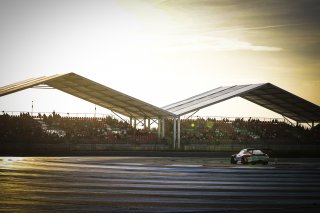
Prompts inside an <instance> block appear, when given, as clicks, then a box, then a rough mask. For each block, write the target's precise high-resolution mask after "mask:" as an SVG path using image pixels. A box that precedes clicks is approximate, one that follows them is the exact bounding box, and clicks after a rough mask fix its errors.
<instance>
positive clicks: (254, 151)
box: [252, 149, 263, 155]
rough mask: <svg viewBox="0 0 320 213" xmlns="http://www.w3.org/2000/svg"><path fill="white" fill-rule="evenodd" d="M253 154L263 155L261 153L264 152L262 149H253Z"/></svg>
mask: <svg viewBox="0 0 320 213" xmlns="http://www.w3.org/2000/svg"><path fill="white" fill-rule="evenodd" d="M252 154H254V155H261V154H263V152H262V151H261V150H258V149H256V150H252Z"/></svg>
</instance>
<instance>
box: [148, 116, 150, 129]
mask: <svg viewBox="0 0 320 213" xmlns="http://www.w3.org/2000/svg"><path fill="white" fill-rule="evenodd" d="M150 129H151V128H150V118H148V130H150Z"/></svg>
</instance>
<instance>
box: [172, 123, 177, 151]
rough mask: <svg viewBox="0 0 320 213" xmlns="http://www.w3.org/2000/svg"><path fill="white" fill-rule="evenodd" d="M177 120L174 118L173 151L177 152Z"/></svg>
mask: <svg viewBox="0 0 320 213" xmlns="http://www.w3.org/2000/svg"><path fill="white" fill-rule="evenodd" d="M176 137H177V120H176V118H173V150H176Z"/></svg>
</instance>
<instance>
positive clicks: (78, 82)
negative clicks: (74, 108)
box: [0, 73, 173, 118]
mask: <svg viewBox="0 0 320 213" xmlns="http://www.w3.org/2000/svg"><path fill="white" fill-rule="evenodd" d="M43 84H44V85H48V86H50V87H53V88H56V89H58V90H61V91H63V92H66V93H68V94H71V95H73V96H76V97H78V98H81V99H84V100H86V101H89V102H91V103H94V104H96V105H99V106H102V107H105V108H107V109H109V110H111V111H114V112H116V113H120V114H122V115H125V116H128V117H135V118H159V117H170V116H173V114H172V113H170V112H168V111H166V110H163V109H161V108H158V107H156V106H153V105H151V104H148V103H146V102H143V101H141V100H138V99H136V98H133V97H131V96H128V95H126V94H123V93H121V92H118V91H116V90H113V89H111V88H109V87H106V86H104V85H102V84H99V83H97V82H94V81H92V80H89V79H87V78H84V77H82V76H80V75H77V74H75V73H68V74H60V75H53V76H48V77H47V76H43V77H39V78H31V79H27V80H25V81H21V82H17V83H14V84H10V85H7V86H4V87H0V97H1V96H4V95H8V94H11V93H14V92H18V91H21V90H24V89H28V88H32V87H35V86H38V85H43Z"/></svg>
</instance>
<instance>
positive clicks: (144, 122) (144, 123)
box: [143, 118, 147, 129]
mask: <svg viewBox="0 0 320 213" xmlns="http://www.w3.org/2000/svg"><path fill="white" fill-rule="evenodd" d="M143 129H147V119H146V118H144V119H143Z"/></svg>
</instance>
